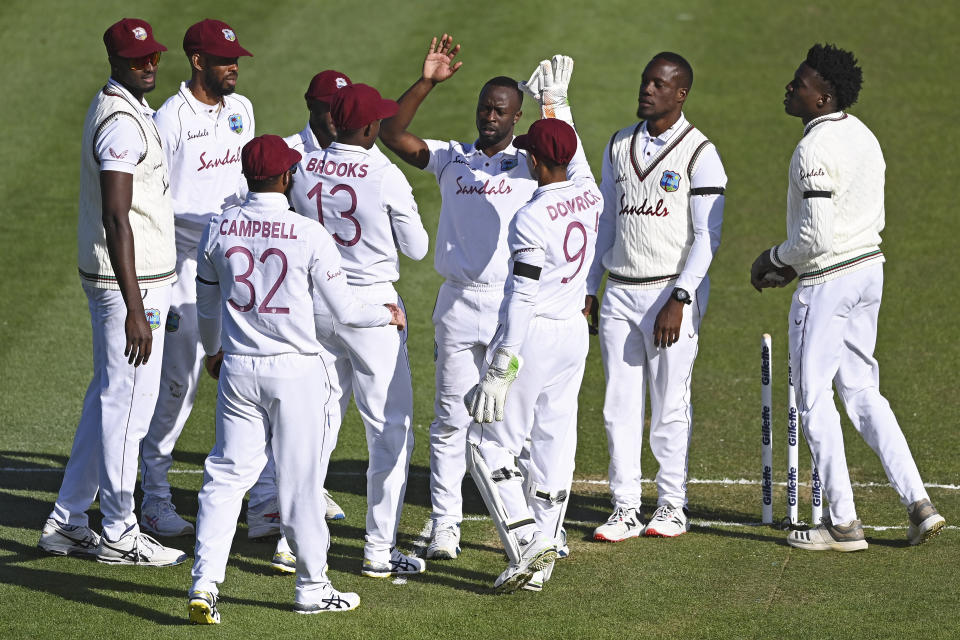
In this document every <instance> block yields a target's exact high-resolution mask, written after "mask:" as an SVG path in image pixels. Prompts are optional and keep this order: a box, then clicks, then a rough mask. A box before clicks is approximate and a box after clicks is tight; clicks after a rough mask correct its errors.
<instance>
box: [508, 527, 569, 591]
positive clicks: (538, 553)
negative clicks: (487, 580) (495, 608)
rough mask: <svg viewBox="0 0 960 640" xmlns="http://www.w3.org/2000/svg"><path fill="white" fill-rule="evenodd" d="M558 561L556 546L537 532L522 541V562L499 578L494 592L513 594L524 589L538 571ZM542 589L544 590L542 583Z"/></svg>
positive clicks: (512, 566)
mask: <svg viewBox="0 0 960 640" xmlns="http://www.w3.org/2000/svg"><path fill="white" fill-rule="evenodd" d="M556 559H557V547H556V545H555V544H554V543H553V541H552V540H550V539H548V538H547V537H546V536H544V535H543V534H542V533H540V532H539V531H537V532H536V533H534V534H533V536H531V537H530V539H529V540H521V541H520V562H518V563H516V564H511V565H510V566H509V567H507V568H506V570H505V571H504V572H503V573H501V574H500V575H499V576H498V577H497V579H496V580H495V581H494V583H493V590H494V591H496V592H497V593H513V592H514V591H516V590H517V589H522V588H523V587H524V586H525V585H526V584H527V583H528V582H530V580H531V579H533V575H534V574H535V573H536V572H537V571H543V570H544V569H546V568H547V567H551V566H552V565H553V562H554V561H555V560H556ZM540 588H541V589H542V588H543V584H542V583H541V585H540Z"/></svg>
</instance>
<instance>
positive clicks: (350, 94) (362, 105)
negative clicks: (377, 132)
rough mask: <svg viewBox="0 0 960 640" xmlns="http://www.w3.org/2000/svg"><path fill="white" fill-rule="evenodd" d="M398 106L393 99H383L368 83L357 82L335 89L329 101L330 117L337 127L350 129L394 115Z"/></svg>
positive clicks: (359, 127)
mask: <svg viewBox="0 0 960 640" xmlns="http://www.w3.org/2000/svg"><path fill="white" fill-rule="evenodd" d="M399 108H400V105H398V104H397V103H396V102H394V101H393V100H384V99H383V97H382V96H381V95H380V92H379V91H377V90H376V89H374V88H373V87H371V86H370V85H366V84H362V83H358V84H351V85H349V86H346V87H344V88H343V89H340V91H337V93H336V95H335V96H333V100H331V101H330V117H331V118H333V124H334V125H335V126H336V127H337V129H343V130H346V131H352V130H354V129H361V128H363V127H365V126H367V125H368V124H370V123H371V122H373V121H375V120H382V119H383V118H389V117H391V116H393V115H396V113H397V109H399Z"/></svg>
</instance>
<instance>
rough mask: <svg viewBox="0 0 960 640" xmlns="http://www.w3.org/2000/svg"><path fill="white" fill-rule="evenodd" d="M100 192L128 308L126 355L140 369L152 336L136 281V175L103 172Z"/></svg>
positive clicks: (112, 262)
mask: <svg viewBox="0 0 960 640" xmlns="http://www.w3.org/2000/svg"><path fill="white" fill-rule="evenodd" d="M100 193H102V194H103V201H102V209H103V213H102V219H103V230H104V232H105V235H106V240H107V250H108V251H109V253H110V265H111V266H112V267H113V273H114V275H116V276H117V284H118V285H119V286H120V294H121V295H122V296H123V302H124V304H125V305H126V306H127V317H126V320H125V321H124V325H123V328H124V332H125V333H126V339H127V342H126V346H125V347H124V350H123V355H125V356H127V358H128V360H127V362H129V363H130V364H132V365H133V366H135V367H137V366H140V365H141V364H146V363H147V360H149V359H150V351H151V349H152V348H153V333H152V332H151V331H150V325H149V324H148V323H147V317H146V315H145V314H144V311H143V298H141V297H140V285H139V283H138V282H137V268H136V264H137V263H136V259H135V257H134V246H133V230H132V229H131V228H130V205H131V203H132V202H133V174H132V173H125V172H123V171H101V172H100Z"/></svg>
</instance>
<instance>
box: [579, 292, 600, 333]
mask: <svg viewBox="0 0 960 640" xmlns="http://www.w3.org/2000/svg"><path fill="white" fill-rule="evenodd" d="M582 313H583V317H584V318H586V319H587V331H589V332H590V335H592V336H595V335H597V333H599V329H598V324H599V321H600V319H599V314H600V303H599V302H598V301H597V296H592V295H590V294H589V293H588V294H587V295H586V297H585V298H584V299H583V311H582Z"/></svg>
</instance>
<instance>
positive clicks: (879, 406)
mask: <svg viewBox="0 0 960 640" xmlns="http://www.w3.org/2000/svg"><path fill="white" fill-rule="evenodd" d="M882 292H883V265H882V264H874V265H871V266H868V267H865V268H863V269H860V270H857V271H854V272H853V273H848V274H846V275H843V276H840V277H839V278H836V279H834V280H829V281H827V282H824V283H823V284H816V285H811V286H808V287H797V290H796V292H794V294H793V304H792V305H791V307H790V358H791V361H792V362H793V363H794V364H793V366H794V380H796V381H797V404H798V408H799V411H800V420H801V424H802V427H803V432H804V435H805V436H806V437H807V443H808V444H809V445H810V451H811V453H812V454H813V459H814V460H815V461H816V464H817V469H818V471H819V472H820V480H821V482H822V483H823V489H824V494H825V496H826V498H827V501H828V502H829V508H830V518H831V520H832V521H833V522H836V523H842V522H849V521H850V520H856V519H857V512H856V508H855V507H854V504H853V488H852V487H851V485H850V473H849V472H848V470H847V459H846V454H845V453H844V447H843V433H842V432H841V430H840V414H839V413H838V412H837V409H836V405H835V404H834V399H833V386H834V385H836V388H837V391H838V392H839V393H840V399H841V400H842V401H843V405H844V407H845V408H846V410H847V415H848V416H849V417H850V421H851V422H852V423H853V427H854V429H856V430H857V432H858V433H859V434H860V435H861V436H862V437H863V439H864V440H865V441H866V442H867V444H868V445H870V448H871V449H873V450H874V452H875V453H876V454H877V455H878V456H879V457H880V462H881V463H882V464H883V470H884V471H885V472H886V474H887V478H888V479H889V480H890V484H892V485H893V488H894V489H895V490H896V492H897V493H898V494H899V495H900V501H901V502H902V503H903V504H904V505H909V504H911V503H913V502H916V501H917V500H923V499H925V498H927V497H928V496H927V491H926V489H924V487H923V481H922V480H921V479H920V472H919V471H918V470H917V465H916V463H915V462H914V460H913V456H912V455H911V454H910V448H909V446H907V440H906V438H904V436H903V431H901V429H900V425H899V424H898V423H897V418H896V416H894V415H893V411H892V410H891V409H890V404H889V403H888V402H887V400H886V398H884V397H883V396H882V395H880V367H879V365H878V364H877V361H876V359H874V357H873V349H874V347H875V346H876V342H877V315H878V313H879V311H880V298H881V295H882Z"/></svg>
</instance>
